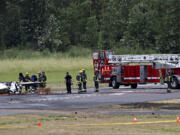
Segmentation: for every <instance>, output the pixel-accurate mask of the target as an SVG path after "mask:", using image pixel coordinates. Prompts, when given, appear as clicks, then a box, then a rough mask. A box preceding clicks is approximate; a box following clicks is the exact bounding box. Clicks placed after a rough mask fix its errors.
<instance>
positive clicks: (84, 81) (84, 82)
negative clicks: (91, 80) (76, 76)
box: [81, 69, 87, 92]
mask: <svg viewBox="0 0 180 135" xmlns="http://www.w3.org/2000/svg"><path fill="white" fill-rule="evenodd" d="M81 76H82V77H81V78H82V84H83V92H86V84H87V75H86V71H85V69H82V73H81Z"/></svg>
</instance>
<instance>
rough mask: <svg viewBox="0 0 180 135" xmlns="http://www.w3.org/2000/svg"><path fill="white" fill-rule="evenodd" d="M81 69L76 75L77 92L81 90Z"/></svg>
mask: <svg viewBox="0 0 180 135" xmlns="http://www.w3.org/2000/svg"><path fill="white" fill-rule="evenodd" d="M81 74H82V70H80V71H79V74H78V75H77V76H76V81H77V85H78V93H81V92H82V75H81Z"/></svg>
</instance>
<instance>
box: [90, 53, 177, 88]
mask: <svg viewBox="0 0 180 135" xmlns="http://www.w3.org/2000/svg"><path fill="white" fill-rule="evenodd" d="M93 65H94V72H97V71H98V77H99V80H100V82H101V83H108V84H109V86H112V87H113V88H114V89H118V88H119V86H120V85H125V86H129V85H130V86H131V88H137V85H138V84H147V83H161V84H164V83H167V76H171V80H170V82H169V83H168V85H169V87H171V88H178V87H179V86H180V55H178V54H161V55H160V54H151V55H114V53H113V51H112V50H99V51H95V52H94V53H93Z"/></svg>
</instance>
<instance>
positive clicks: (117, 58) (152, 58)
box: [108, 54, 180, 69]
mask: <svg viewBox="0 0 180 135" xmlns="http://www.w3.org/2000/svg"><path fill="white" fill-rule="evenodd" d="M108 62H109V63H111V64H121V65H133V64H136V65H143V64H144V65H146V64H147V65H149V64H152V65H153V66H154V68H156V69H162V68H163V69H173V68H180V54H150V55H110V56H109V61H108Z"/></svg>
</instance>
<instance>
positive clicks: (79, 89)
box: [78, 83, 82, 93]
mask: <svg viewBox="0 0 180 135" xmlns="http://www.w3.org/2000/svg"><path fill="white" fill-rule="evenodd" d="M78 92H79V93H80V92H82V83H78Z"/></svg>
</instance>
